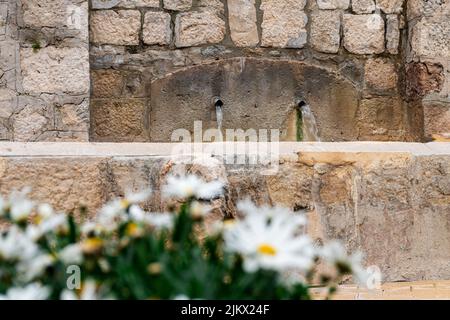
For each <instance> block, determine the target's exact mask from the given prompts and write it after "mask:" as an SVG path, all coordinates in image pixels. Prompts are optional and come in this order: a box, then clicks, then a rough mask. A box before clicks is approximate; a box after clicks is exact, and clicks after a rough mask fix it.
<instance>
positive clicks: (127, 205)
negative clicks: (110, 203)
mask: <svg viewBox="0 0 450 320" xmlns="http://www.w3.org/2000/svg"><path fill="white" fill-rule="evenodd" d="M120 206H121V207H122V208H123V209H127V208H128V207H129V206H130V202H129V201H128V200H127V199H123V200H122V201H120Z"/></svg>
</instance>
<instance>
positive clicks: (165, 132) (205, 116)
mask: <svg viewBox="0 0 450 320" xmlns="http://www.w3.org/2000/svg"><path fill="white" fill-rule="evenodd" d="M150 90H151V92H150V106H149V108H150V110H149V122H148V123H149V128H148V130H149V134H150V140H151V141H153V142H167V141H171V136H172V133H173V131H174V130H176V129H187V130H189V131H190V132H191V133H193V130H194V121H202V127H203V130H205V129H208V128H217V122H216V117H215V115H216V113H215V107H214V103H213V102H212V100H213V98H214V97H220V99H221V100H222V102H223V103H224V106H223V128H224V129H243V130H248V129H256V130H259V129H281V130H282V132H283V136H282V140H287V141H295V140H297V136H296V126H297V124H298V121H299V120H298V118H297V117H296V114H297V111H296V110H297V105H296V103H297V102H298V101H299V99H301V100H303V101H305V102H306V103H307V104H308V105H309V106H310V108H311V109H312V112H313V113H314V115H315V118H316V121H317V125H318V129H319V135H320V138H321V140H322V141H350V140H356V139H357V126H356V123H355V121H356V120H355V117H356V114H357V109H358V92H357V89H356V88H355V87H354V86H353V84H352V83H351V82H350V81H348V80H347V79H345V78H343V77H341V76H339V75H337V74H335V73H333V72H330V71H328V70H326V69H324V68H320V67H318V66H313V65H308V64H306V63H303V62H298V61H279V60H270V59H255V58H233V59H227V60H221V61H217V62H214V63H210V64H203V65H198V66H194V67H190V68H186V69H182V70H179V71H177V72H175V73H172V74H169V75H167V76H166V77H164V78H162V79H158V80H155V81H153V82H152V84H151V89H150Z"/></svg>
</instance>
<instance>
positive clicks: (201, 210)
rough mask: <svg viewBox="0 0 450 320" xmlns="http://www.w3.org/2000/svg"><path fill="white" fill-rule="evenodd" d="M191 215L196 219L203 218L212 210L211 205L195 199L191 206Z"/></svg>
mask: <svg viewBox="0 0 450 320" xmlns="http://www.w3.org/2000/svg"><path fill="white" fill-rule="evenodd" d="M190 212H191V216H192V218H194V219H202V218H204V217H206V216H207V215H208V214H209V213H210V212H211V206H209V205H206V204H203V203H200V202H198V201H194V202H192V204H191V208H190Z"/></svg>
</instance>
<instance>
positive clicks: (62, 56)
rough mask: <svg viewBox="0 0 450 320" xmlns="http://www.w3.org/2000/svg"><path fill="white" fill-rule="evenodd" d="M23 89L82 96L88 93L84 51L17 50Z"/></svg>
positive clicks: (28, 91)
mask: <svg viewBox="0 0 450 320" xmlns="http://www.w3.org/2000/svg"><path fill="white" fill-rule="evenodd" d="M20 57H21V61H20V62H21V69H22V77H23V88H24V90H25V92H27V93H33V94H41V93H66V94H86V93H88V92H89V52H88V49H87V48H57V47H53V46H51V47H46V48H42V49H40V50H38V51H36V52H35V50H33V49H32V48H22V49H21V51H20Z"/></svg>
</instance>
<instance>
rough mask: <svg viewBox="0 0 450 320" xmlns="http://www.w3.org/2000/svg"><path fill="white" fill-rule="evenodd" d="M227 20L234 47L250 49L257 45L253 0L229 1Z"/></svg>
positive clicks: (257, 37)
mask: <svg viewBox="0 0 450 320" xmlns="http://www.w3.org/2000/svg"><path fill="white" fill-rule="evenodd" d="M228 19H229V22H230V31H231V39H232V40H233V42H234V44H235V45H236V46H238V47H252V46H256V45H257V44H258V43H259V36H258V28H257V26H256V7H255V0H229V1H228Z"/></svg>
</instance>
